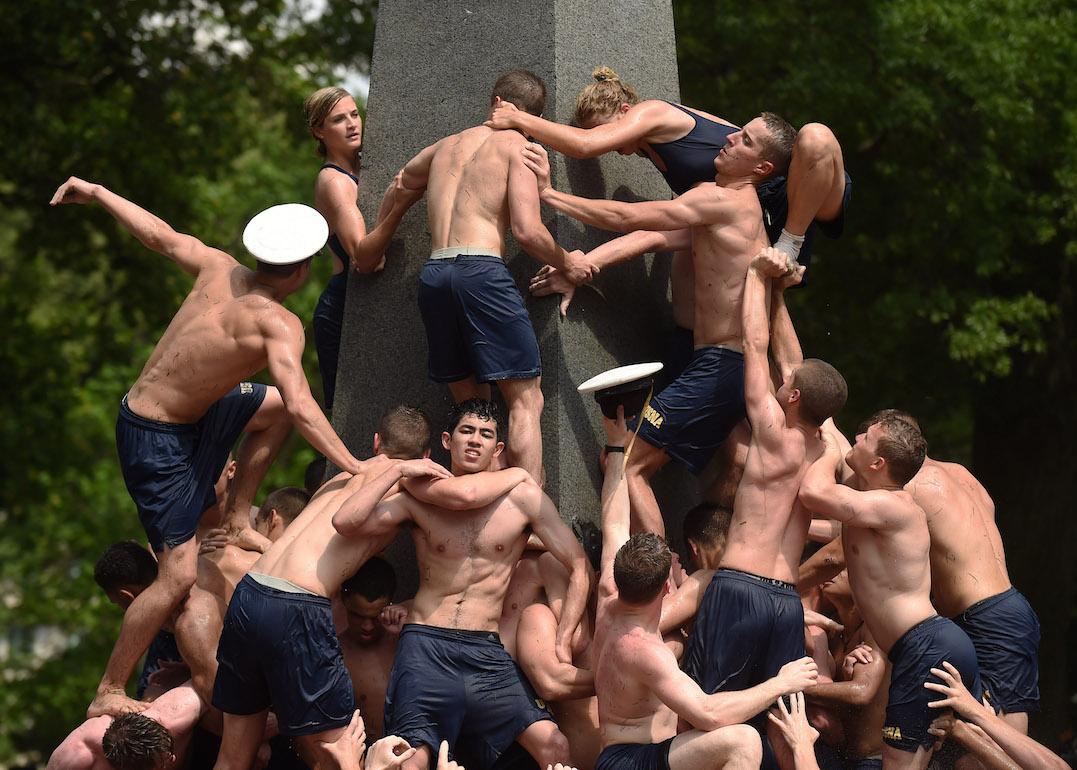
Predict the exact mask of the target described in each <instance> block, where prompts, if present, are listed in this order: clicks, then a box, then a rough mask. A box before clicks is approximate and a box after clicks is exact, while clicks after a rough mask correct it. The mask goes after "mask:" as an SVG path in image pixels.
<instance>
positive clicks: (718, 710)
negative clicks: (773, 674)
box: [693, 678, 785, 729]
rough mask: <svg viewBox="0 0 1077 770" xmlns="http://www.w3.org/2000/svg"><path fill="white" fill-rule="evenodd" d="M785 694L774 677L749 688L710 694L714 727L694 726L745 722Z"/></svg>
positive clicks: (711, 716) (722, 725)
mask: <svg viewBox="0 0 1077 770" xmlns="http://www.w3.org/2000/svg"><path fill="white" fill-rule="evenodd" d="M784 694H785V693H784V692H783V691H782V688H781V686H780V685H779V684H778V680H777V678H773V679H768V680H767V681H765V682H763V683H762V684H757V685H756V686H755V687H751V688H749V689H747V690H737V691H735V692H719V693H714V694H713V695H708V696H707V700H708V703H707V713H708V716H709V717H710V718H711V720H712V721H711V724H712V725H713V727H704V726H701V725H693V726H694V727H697V728H699V729H714V728H715V727H726V726H727V725H738V724H743V723H744V722H747V721H748V720H749V719H751V718H752V717H754V716H755V715H756V714H758V713H759V712H761V711H763V710H764V709H766V708H767V707H768V706H770V705H772V704H773V703H774V701H776V700H777V699H778V698H779V697H780V696H782V695H784Z"/></svg>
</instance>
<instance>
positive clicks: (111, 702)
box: [86, 687, 150, 719]
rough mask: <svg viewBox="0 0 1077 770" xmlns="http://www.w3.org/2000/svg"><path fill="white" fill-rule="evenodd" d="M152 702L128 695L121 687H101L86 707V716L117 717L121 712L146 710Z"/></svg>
mask: <svg viewBox="0 0 1077 770" xmlns="http://www.w3.org/2000/svg"><path fill="white" fill-rule="evenodd" d="M149 705H150V704H148V703H145V702H144V701H140V700H135V699H134V698H129V697H127V693H125V692H124V691H123V690H122V689H120V688H118V687H117V688H112V689H101V690H98V691H97V695H95V696H94V699H93V701H92V702H91V703H90V707H89V708H88V709H86V718H87V719H93V718H94V717H100V716H111V717H117V716H119V715H120V714H131V713H136V712H139V711H145V710H146V709H147V708H148V707H149Z"/></svg>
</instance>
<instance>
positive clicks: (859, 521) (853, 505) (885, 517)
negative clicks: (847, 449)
mask: <svg viewBox="0 0 1077 770" xmlns="http://www.w3.org/2000/svg"><path fill="white" fill-rule="evenodd" d="M822 438H823V443H824V444H825V446H826V450H825V451H824V452H823V454H822V456H821V457H820V458H819V459H818V460H816V461H815V462H814V463H812V464H811V467H810V468H808V472H807V473H805V474H804V479H803V481H801V482H800V502H801V504H802V505H803V506H804V507H805V508H807V509H808V510H809V511H813V512H815V513H820V514H822V515H823V516H827V517H829V518H831V519H837V520H838V521H840V522H842V523H843V524H849V525H851V526H854V527H868V528H879V527H884V526H886V525H887V524H889V523H891V522H892V520H893V518H894V517H893V514H892V511H891V507H892V502H891V500H890V498H889V496H890V493H889V492H885V491H871V490H869V491H866V492H861V491H859V490H855V489H851V488H849V487H847V486H844V485H843V484H839V483H838V482H837V481H836V474H837V473H838V469H839V468H840V466H841V459H842V457H841V450H840V449H839V448H838V443H837V442H836V441H835V440H834V438H833V437H832V436H831V435H830V434H828V433H827V432H826V431H823V432H822Z"/></svg>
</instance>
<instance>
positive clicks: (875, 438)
mask: <svg viewBox="0 0 1077 770" xmlns="http://www.w3.org/2000/svg"><path fill="white" fill-rule="evenodd" d="M881 433H882V428H881V427H880V426H879V423H873V424H871V425H870V426H868V429H867V430H866V431H865V432H863V433H858V434H857V436H856V443H855V444H853V447H852V449H850V450H849V452H848V454H846V455H845V462H846V463H848V464H849V467H850V468H852V469H853V472H854V473H856V474H857V475H858V476H862V475H863V474H864V472H865V471H867V470H868V469H869V466H870V465H871V464H872V463H873V462H875V461H876V460H878V459H879V453H878V451H877V450H878V447H879V436H880V434H881Z"/></svg>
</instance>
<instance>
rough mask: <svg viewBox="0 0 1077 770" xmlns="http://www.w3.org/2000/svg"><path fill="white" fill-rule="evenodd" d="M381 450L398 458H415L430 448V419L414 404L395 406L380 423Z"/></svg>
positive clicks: (388, 455)
mask: <svg viewBox="0 0 1077 770" xmlns="http://www.w3.org/2000/svg"><path fill="white" fill-rule="evenodd" d="M378 436H379V437H381V444H380V446H379V451H380V452H381V454H383V455H385V456H386V457H392V458H393V459H396V460H415V459H417V458H419V457H422V456H423V453H424V452H426V450H428V449H429V448H430V421H429V420H428V419H426V415H425V414H423V413H422V410H421V409H418V408H416V407H414V406H394V407H393V408H392V409H390V410H389V411H388V412H386V413H385V414H383V415H382V416H381V421H380V422H379V423H378Z"/></svg>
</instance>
